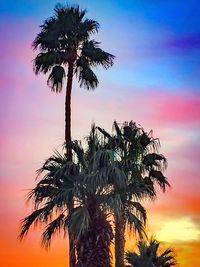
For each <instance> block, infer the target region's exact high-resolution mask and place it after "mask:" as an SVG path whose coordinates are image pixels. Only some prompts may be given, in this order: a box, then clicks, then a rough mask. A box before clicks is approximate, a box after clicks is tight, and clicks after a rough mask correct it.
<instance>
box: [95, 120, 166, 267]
mask: <svg viewBox="0 0 200 267" xmlns="http://www.w3.org/2000/svg"><path fill="white" fill-rule="evenodd" d="M98 130H99V131H100V132H101V133H102V135H103V137H104V138H105V139H106V141H105V144H106V146H107V149H110V150H111V151H112V153H113V154H112V157H113V161H111V162H110V163H109V164H108V165H107V166H106V165H105V163H104V165H105V166H104V169H105V171H104V173H105V177H106V176H107V179H109V180H110V182H111V183H112V185H113V192H114V193H113V194H114V196H115V199H116V201H117V205H116V206H117V209H116V210H114V217H115V266H116V267H124V247H125V229H126V225H127V226H130V227H134V228H135V230H136V231H137V232H138V233H139V235H140V236H142V235H144V224H145V222H146V211H145V209H144V208H143V207H142V205H141V204H140V203H139V202H140V201H141V200H142V199H144V198H150V199H154V198H155V197H156V188H155V184H158V185H159V187H160V188H161V189H162V190H163V191H165V189H166V186H169V183H168V181H167V178H166V177H164V175H163V173H162V171H163V170H164V169H165V168H166V167H167V161H166V158H165V157H164V156H163V155H161V154H159V153H158V148H159V140H158V139H154V138H153V137H152V131H151V132H150V133H149V134H148V133H146V132H145V131H144V130H143V129H142V128H141V127H138V126H137V125H136V124H135V123H133V122H132V121H131V122H130V123H128V122H125V123H123V124H122V127H119V125H118V124H117V123H116V122H114V130H115V133H114V134H113V135H110V134H109V133H108V132H106V131H105V130H104V129H102V128H99V127H98ZM133 211H135V212H136V216H135V215H134V213H133ZM133 215H134V216H133ZM138 218H139V220H138Z"/></svg>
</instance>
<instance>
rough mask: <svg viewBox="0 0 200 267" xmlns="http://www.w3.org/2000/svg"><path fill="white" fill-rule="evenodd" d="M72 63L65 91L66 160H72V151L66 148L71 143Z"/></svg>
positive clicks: (70, 63) (69, 67)
mask: <svg viewBox="0 0 200 267" xmlns="http://www.w3.org/2000/svg"><path fill="white" fill-rule="evenodd" d="M73 68H74V66H73V62H69V63H68V73H67V89H66V99H65V143H66V151H67V159H68V160H69V161H71V160H72V150H71V148H68V146H67V144H68V143H69V142H70V141H71V92H72V80H73Z"/></svg>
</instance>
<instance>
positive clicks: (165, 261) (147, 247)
mask: <svg viewBox="0 0 200 267" xmlns="http://www.w3.org/2000/svg"><path fill="white" fill-rule="evenodd" d="M125 259H126V261H127V263H128V265H127V267H143V266H145V267H171V266H174V265H176V260H175V256H174V252H173V250H172V249H170V248H167V249H165V250H164V251H163V252H160V242H158V241H157V240H155V239H153V238H151V240H150V241H149V242H145V241H144V240H142V241H139V242H138V243H137V252H133V251H129V252H126V255H125Z"/></svg>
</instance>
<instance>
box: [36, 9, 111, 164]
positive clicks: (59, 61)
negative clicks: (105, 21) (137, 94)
mask: <svg viewBox="0 0 200 267" xmlns="http://www.w3.org/2000/svg"><path fill="white" fill-rule="evenodd" d="M85 14H86V10H82V9H80V7H79V6H69V5H67V6H63V5H61V4H57V5H56V7H55V8H54V16H52V17H50V18H48V19H46V20H45V22H44V23H43V25H41V26H40V27H41V32H40V33H39V34H38V35H37V37H36V38H35V40H34V42H33V48H34V49H39V51H40V53H39V54H38V55H37V56H36V58H35V59H34V71H35V73H36V74H38V73H44V74H46V73H47V72H50V74H49V77H48V80H47V84H48V85H49V87H50V88H51V89H52V91H54V92H56V93H60V92H61V91H62V88H63V82H64V79H65V78H66V77H67V87H66V100H65V142H66V145H67V143H68V142H70V141H71V91H72V82H73V76H74V75H76V77H77V78H78V81H79V83H80V86H84V87H85V88H86V89H88V90H89V89H95V88H96V87H97V85H98V78H97V76H96V75H95V73H94V72H93V70H92V68H93V67H96V66H99V65H100V66H103V67H104V68H105V69H107V68H109V67H110V66H112V65H113V59H114V56H113V55H111V54H109V53H107V52H105V51H103V50H102V49H101V48H100V47H99V44H100V43H98V42H96V41H95V40H93V39H91V35H92V34H94V33H95V32H97V31H98V29H99V24H98V22H97V21H95V20H91V19H87V18H85ZM67 158H68V159H69V160H71V158H72V154H71V149H70V148H68V149H67Z"/></svg>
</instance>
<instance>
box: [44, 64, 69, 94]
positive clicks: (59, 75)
mask: <svg viewBox="0 0 200 267" xmlns="http://www.w3.org/2000/svg"><path fill="white" fill-rule="evenodd" d="M64 78H65V70H64V68H63V67H62V66H58V65H56V66H54V67H53V68H52V71H51V73H50V75H49V78H48V80H47V84H48V86H49V87H50V88H51V90H52V91H54V92H56V93H60V92H61V91H62V85H63V80H64Z"/></svg>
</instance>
